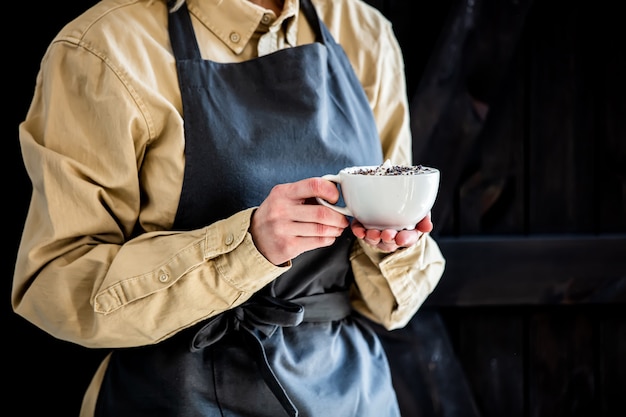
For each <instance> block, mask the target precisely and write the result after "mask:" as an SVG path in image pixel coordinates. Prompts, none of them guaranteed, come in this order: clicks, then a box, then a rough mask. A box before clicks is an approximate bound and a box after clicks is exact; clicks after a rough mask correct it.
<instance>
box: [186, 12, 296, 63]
mask: <svg viewBox="0 0 626 417" xmlns="http://www.w3.org/2000/svg"><path fill="white" fill-rule="evenodd" d="M299 3H300V0H285V4H284V6H283V12H282V13H281V15H280V16H278V19H276V21H275V22H273V23H272V25H282V24H283V22H284V21H287V23H286V34H285V39H286V41H287V43H288V44H289V45H290V46H296V40H297V27H298V24H297V18H298V13H297V11H298V6H299ZM187 8H188V9H189V12H190V13H192V14H193V15H194V16H195V17H196V18H198V19H199V20H200V22H201V23H202V24H203V25H204V26H206V28H207V29H208V30H210V31H211V32H213V33H214V34H215V36H217V37H218V38H219V39H221V41H222V42H224V44H225V45H227V46H228V47H229V48H230V49H231V50H232V51H233V52H234V53H235V54H240V53H241V52H242V51H243V50H244V48H245V46H246V44H247V43H248V42H249V41H250V38H251V37H252V35H253V34H254V32H255V31H256V29H257V27H258V26H259V25H260V24H261V23H262V19H263V16H264V14H265V13H264V9H263V8H262V7H259V6H257V5H256V4H254V3H252V2H250V1H249V0H187Z"/></svg>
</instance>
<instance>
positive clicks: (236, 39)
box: [229, 32, 241, 43]
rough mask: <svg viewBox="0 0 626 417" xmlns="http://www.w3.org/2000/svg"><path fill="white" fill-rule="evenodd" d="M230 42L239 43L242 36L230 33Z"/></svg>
mask: <svg viewBox="0 0 626 417" xmlns="http://www.w3.org/2000/svg"><path fill="white" fill-rule="evenodd" d="M229 38H230V41H231V42H233V43H237V42H239V41H240V40H241V36H239V34H238V33H237V32H230V36H229Z"/></svg>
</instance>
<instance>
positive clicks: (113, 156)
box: [12, 0, 445, 348]
mask: <svg viewBox="0 0 626 417" xmlns="http://www.w3.org/2000/svg"><path fill="white" fill-rule="evenodd" d="M187 3H188V7H189V10H190V12H191V16H192V20H193V24H194V28H195V31H196V37H197V39H198V45H199V47H200V49H201V53H202V55H203V57H204V58H206V59H211V60H214V61H219V62H239V61H244V60H247V59H250V58H253V57H256V56H258V55H263V54H267V53H271V52H273V51H275V50H277V49H280V48H289V47H293V46H296V45H300V44H303V43H310V42H312V40H313V35H312V32H311V30H310V28H309V26H308V24H307V22H306V19H305V18H304V17H303V16H300V15H299V14H298V13H297V12H296V11H297V10H298V0H287V1H286V2H285V7H284V10H283V13H282V14H281V16H280V17H279V18H276V16H275V15H274V14H273V13H272V12H270V11H268V10H265V9H263V8H261V7H258V6H256V5H254V4H252V3H250V2H248V1H245V0H231V1H221V0H189V1H188V2H187ZM314 4H315V6H316V8H317V10H318V14H319V15H320V17H321V18H322V20H323V21H324V22H325V24H326V25H327V26H328V27H329V29H330V31H331V33H332V34H333V36H334V37H335V40H336V41H337V42H338V43H339V44H341V45H342V46H343V48H344V49H345V51H346V54H347V56H348V58H349V59H350V61H351V63H352V65H353V67H354V69H355V72H356V74H357V76H358V78H359V80H361V83H362V85H363V88H364V90H365V93H366V95H367V97H368V99H369V102H370V105H371V108H372V110H373V112H374V116H375V119H376V123H377V126H378V130H379V133H380V138H381V146H382V149H383V154H384V157H385V158H389V159H391V161H392V162H394V163H410V162H411V136H410V129H409V119H408V104H407V98H406V91H405V85H404V68H403V62H402V57H401V53H400V49H399V46H398V44H397V42H396V40H395V38H394V37H393V31H392V27H391V25H390V23H389V22H388V21H387V20H385V19H384V18H383V17H382V15H381V14H380V13H379V12H378V11H377V10H375V9H373V8H371V7H369V6H367V5H366V4H365V3H363V2H361V1H358V0H341V1H330V0H314ZM284 71H285V72H287V71H289V68H285V69H284ZM280 78H281V74H280V73H276V74H275V78H274V79H272V80H268V82H275V83H279V82H280ZM294 94H297V92H294ZM181 113H182V109H181V97H180V93H179V88H178V80H177V76H176V68H175V62H174V57H173V55H172V51H171V48H170V44H169V37H168V32H167V9H166V5H165V2H164V1H160V0H104V1H102V2H100V3H98V4H96V5H95V6H94V7H93V8H91V9H90V10H88V11H87V12H86V13H84V14H83V15H82V16H80V17H78V18H77V19H75V20H74V21H73V22H71V23H69V24H68V25H67V26H66V27H65V28H63V29H62V30H61V32H60V33H59V34H58V36H56V38H55V39H54V40H53V41H52V43H51V44H50V46H49V48H48V50H47V51H46V54H45V56H44V58H43V61H42V66H41V71H40V72H39V74H38V77H37V84H36V89H35V93H34V97H33V101H32V105H31V107H30V109H29V112H28V114H27V116H26V119H25V121H24V122H23V123H22V124H21V125H20V129H19V138H20V143H21V147H22V152H23V158H24V162H25V166H26V169H27V171H28V174H29V175H30V178H31V180H32V183H33V194H32V201H31V205H30V210H29V212H28V216H27V219H26V224H25V227H24V233H23V238H22V241H21V244H20V248H19V253H18V256H17V263H16V267H15V275H14V281H13V284H14V285H13V291H12V305H13V308H14V310H15V311H16V312H17V313H18V314H19V315H21V316H23V317H24V318H26V319H27V320H29V321H30V322H32V323H34V324H35V325H36V326H38V327H40V328H42V329H43V330H45V331H47V332H48V333H50V334H51V335H53V336H55V337H57V338H59V339H62V340H66V341H70V342H74V343H77V344H80V345H82V346H86V347H93V348H115V347H127V346H140V345H147V344H153V343H156V342H159V341H161V340H163V339H166V338H168V337H169V336H171V335H173V334H175V333H176V332H179V331H180V330H181V329H184V328H186V327H189V326H191V325H193V324H194V323H197V322H199V321H201V320H204V319H206V318H208V317H211V316H214V315H216V314H219V313H221V312H223V311H225V310H228V309H231V308H233V307H236V306H238V305H240V304H241V303H243V302H244V301H246V300H247V299H248V298H250V297H251V296H252V295H253V294H254V293H255V292H256V291H258V290H259V289H261V288H262V287H264V286H266V285H267V284H268V283H270V282H272V280H274V279H276V278H277V277H278V276H280V275H281V274H282V273H284V272H285V271H287V270H288V269H289V268H290V265H287V266H282V267H279V266H275V265H273V264H271V263H270V262H268V261H267V260H266V259H265V258H264V257H263V256H262V255H261V254H260V253H259V252H258V251H257V249H256V248H255V246H254V244H253V241H252V239H251V236H250V234H249V233H248V227H249V224H250V216H251V213H252V211H253V209H254V208H250V209H248V210H245V211H242V212H239V213H236V214H234V215H233V216H231V217H229V218H227V219H224V220H222V221H219V222H216V223H214V224H209V225H207V226H206V227H203V228H201V229H197V230H191V231H187V232H178V231H176V232H173V231H170V230H169V229H170V228H171V226H172V224H173V221H174V217H175V215H176V209H177V205H178V199H179V196H180V191H181V184H182V179H183V169H184V162H185V161H184V146H185V143H184V134H183V127H184V123H183V117H182V114H181ZM226 139H227V138H225V140H226ZM137 230H141V231H142V233H139V234H137V233H136V231H137ZM350 260H351V263H352V267H353V270H354V276H355V279H356V284H357V287H355V291H353V305H354V308H355V309H357V310H358V311H360V312H361V313H363V314H365V315H366V316H367V317H369V318H371V319H373V320H375V321H377V322H379V323H381V324H383V325H384V326H385V327H387V328H389V329H393V328H398V327H401V326H404V325H405V324H406V323H407V322H408V320H409V319H410V318H411V317H412V316H413V315H414V313H415V312H416V311H417V309H418V308H419V307H420V305H421V304H422V302H423V301H424V300H425V298H426V297H427V296H428V294H429V293H430V292H431V291H432V290H433V289H434V287H435V285H436V284H437V282H438V280H439V279H440V277H441V275H442V273H443V269H444V263H445V262H444V259H443V257H442V255H441V253H440V251H439V249H438V247H437V245H436V243H435V242H434V241H433V240H432V238H431V237H430V236H429V235H424V236H423V238H422V239H420V241H419V242H418V244H417V245H415V246H414V247H412V248H407V249H402V250H399V251H397V252H395V253H393V254H389V255H385V254H382V253H380V252H378V251H377V250H374V249H372V248H371V247H369V246H368V245H367V244H365V243H364V242H362V241H357V243H356V244H355V247H354V249H353V251H352V254H351V257H350Z"/></svg>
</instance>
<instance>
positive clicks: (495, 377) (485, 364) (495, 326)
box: [455, 309, 526, 417]
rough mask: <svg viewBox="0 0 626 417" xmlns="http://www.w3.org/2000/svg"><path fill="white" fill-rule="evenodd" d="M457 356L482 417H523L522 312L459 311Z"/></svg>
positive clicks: (523, 351)
mask: <svg viewBox="0 0 626 417" xmlns="http://www.w3.org/2000/svg"><path fill="white" fill-rule="evenodd" d="M455 314H456V315H457V317H458V341H457V349H458V356H459V359H460V361H461V363H462V366H463V369H464V370H465V374H466V378H467V380H468V382H469V383H470V386H471V388H472V392H473V393H474V396H475V400H476V403H477V405H478V407H479V409H480V411H481V416H483V417H501V416H507V417H524V416H525V397H524V354H525V346H524V343H525V340H526V339H525V336H524V335H525V326H524V318H523V315H522V313H521V312H520V311H519V310H517V311H516V310H512V309H506V310H503V309H500V310H498V311H497V313H496V311H495V310H494V309H458V310H456V311H455Z"/></svg>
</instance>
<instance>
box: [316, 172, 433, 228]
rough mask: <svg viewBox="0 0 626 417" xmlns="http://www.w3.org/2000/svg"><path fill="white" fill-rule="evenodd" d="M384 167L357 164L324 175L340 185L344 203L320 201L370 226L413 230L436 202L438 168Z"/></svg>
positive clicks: (318, 200)
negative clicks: (343, 204)
mask: <svg viewBox="0 0 626 417" xmlns="http://www.w3.org/2000/svg"><path fill="white" fill-rule="evenodd" d="M386 164H387V163H386ZM384 167H385V166H384V165H381V166H355V167H349V168H344V169H342V170H341V171H339V173H338V174H328V175H324V176H323V177H322V178H324V179H326V180H329V181H332V182H334V183H336V184H337V185H338V188H339V191H340V193H341V195H342V196H343V200H344V202H345V206H344V207H341V206H338V205H335V204H330V203H329V202H328V201H325V200H322V199H320V198H317V202H318V203H320V204H322V205H324V206H326V207H329V208H331V209H333V210H336V211H338V212H339V213H341V214H344V215H346V216H350V217H353V218H355V219H357V220H358V221H360V222H361V223H362V224H363V226H365V227H366V228H367V229H378V230H384V229H395V230H403V229H408V230H412V229H414V228H415V226H416V225H417V223H419V221H420V220H422V219H423V218H424V217H426V215H427V214H428V213H429V212H430V210H431V209H432V207H433V204H434V203H435V199H436V197H437V192H438V191H439V170H438V169H436V168H431V167H423V166H421V165H418V166H413V167H404V166H386V167H385V168H384ZM383 168H384V169H383ZM407 171H410V172H412V173H406V172H407ZM403 172H404V173H403Z"/></svg>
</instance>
